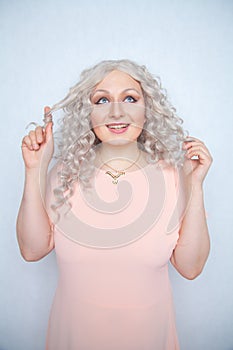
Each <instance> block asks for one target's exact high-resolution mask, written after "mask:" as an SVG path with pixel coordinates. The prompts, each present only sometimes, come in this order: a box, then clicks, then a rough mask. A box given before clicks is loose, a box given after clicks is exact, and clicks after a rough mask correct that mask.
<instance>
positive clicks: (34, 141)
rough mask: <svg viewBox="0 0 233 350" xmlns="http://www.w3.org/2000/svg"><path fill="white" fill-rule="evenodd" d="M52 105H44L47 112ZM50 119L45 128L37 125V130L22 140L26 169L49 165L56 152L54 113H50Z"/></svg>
mask: <svg viewBox="0 0 233 350" xmlns="http://www.w3.org/2000/svg"><path fill="white" fill-rule="evenodd" d="M50 110H51V109H50V107H48V106H46V107H44V112H45V113H47V112H49V111H50ZM49 117H50V118H51V121H49V122H48V123H47V125H46V127H45V129H43V128H42V127H41V126H37V127H36V129H35V130H32V131H30V132H29V134H28V135H26V136H25V137H24V138H23V140H22V154H23V160H24V163H25V167H26V169H39V168H40V167H41V166H43V167H45V168H46V167H48V165H49V162H50V161H51V159H52V156H53V152H54V141H53V131H52V127H53V122H52V115H51V114H49Z"/></svg>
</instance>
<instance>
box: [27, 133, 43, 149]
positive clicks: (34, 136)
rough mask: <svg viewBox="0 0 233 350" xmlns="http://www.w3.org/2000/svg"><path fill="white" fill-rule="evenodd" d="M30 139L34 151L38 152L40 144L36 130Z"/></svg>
mask: <svg viewBox="0 0 233 350" xmlns="http://www.w3.org/2000/svg"><path fill="white" fill-rule="evenodd" d="M29 138H30V140H31V145H32V147H33V149H34V150H38V149H39V147H40V146H39V144H38V142H37V139H36V132H35V131H34V130H32V131H30V132H29Z"/></svg>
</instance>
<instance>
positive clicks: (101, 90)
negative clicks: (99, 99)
mask: <svg viewBox="0 0 233 350" xmlns="http://www.w3.org/2000/svg"><path fill="white" fill-rule="evenodd" d="M127 91H136V92H137V93H138V94H139V95H141V94H140V92H139V91H138V90H137V89H134V88H128V89H125V90H123V91H122V92H121V93H123V92H127ZM97 92H104V93H107V94H110V91H108V90H104V89H98V90H95V91H94V92H93V94H92V95H91V96H92V97H93V96H94V95H95V94H96V93H97Z"/></svg>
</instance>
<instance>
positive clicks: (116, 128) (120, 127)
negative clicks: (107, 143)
mask: <svg viewBox="0 0 233 350" xmlns="http://www.w3.org/2000/svg"><path fill="white" fill-rule="evenodd" d="M106 126H107V128H108V129H109V131H111V132H113V133H115V134H121V133H123V132H126V131H127V129H128V127H129V124H123V123H112V124H106Z"/></svg>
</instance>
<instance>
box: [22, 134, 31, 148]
mask: <svg viewBox="0 0 233 350" xmlns="http://www.w3.org/2000/svg"><path fill="white" fill-rule="evenodd" d="M21 147H22V148H24V147H25V148H28V149H29V150H30V151H33V147H32V142H31V139H30V137H29V136H28V135H27V136H25V137H24V138H23V140H22V146H21Z"/></svg>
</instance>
